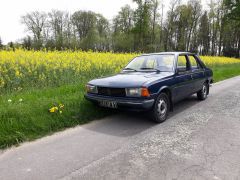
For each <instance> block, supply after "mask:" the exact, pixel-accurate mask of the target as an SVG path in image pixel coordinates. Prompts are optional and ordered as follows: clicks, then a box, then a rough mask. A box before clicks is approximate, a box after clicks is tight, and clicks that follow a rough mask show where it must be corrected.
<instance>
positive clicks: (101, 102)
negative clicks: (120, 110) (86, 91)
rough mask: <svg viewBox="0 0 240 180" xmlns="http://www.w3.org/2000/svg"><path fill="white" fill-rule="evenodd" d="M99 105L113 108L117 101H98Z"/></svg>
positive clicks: (115, 106)
mask: <svg viewBox="0 0 240 180" xmlns="http://www.w3.org/2000/svg"><path fill="white" fill-rule="evenodd" d="M99 105H100V106H102V107H107V108H113V109H116V108H117V102H115V101H100V102H99Z"/></svg>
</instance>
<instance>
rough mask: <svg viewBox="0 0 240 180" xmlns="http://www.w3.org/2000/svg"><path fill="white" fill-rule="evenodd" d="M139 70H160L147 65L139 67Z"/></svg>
mask: <svg viewBox="0 0 240 180" xmlns="http://www.w3.org/2000/svg"><path fill="white" fill-rule="evenodd" d="M140 69H141V70H155V71H157V72H161V71H160V70H159V69H157V68H148V67H144V68H140Z"/></svg>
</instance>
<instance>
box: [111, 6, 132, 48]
mask: <svg viewBox="0 0 240 180" xmlns="http://www.w3.org/2000/svg"><path fill="white" fill-rule="evenodd" d="M133 26H134V22H133V10H132V9H131V8H130V6H129V5H126V6H124V7H122V8H121V10H120V11H119V12H118V15H117V16H116V17H115V18H114V19H113V34H112V39H113V49H114V51H120V52H122V51H123V52H129V51H130V52H131V51H132V50H133V33H132V29H133Z"/></svg>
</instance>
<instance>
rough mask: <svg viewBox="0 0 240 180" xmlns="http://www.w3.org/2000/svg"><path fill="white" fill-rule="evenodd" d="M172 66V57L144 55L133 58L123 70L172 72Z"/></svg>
mask: <svg viewBox="0 0 240 180" xmlns="http://www.w3.org/2000/svg"><path fill="white" fill-rule="evenodd" d="M173 66H174V55H167V54H161V55H146V56H139V57H136V58H134V59H133V60H132V61H131V62H130V63H129V64H128V65H127V66H126V67H125V68H124V70H127V71H162V72H172V71H173Z"/></svg>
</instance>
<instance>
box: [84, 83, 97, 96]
mask: <svg viewBox="0 0 240 180" xmlns="http://www.w3.org/2000/svg"><path fill="white" fill-rule="evenodd" d="M86 89H87V92H88V93H94V94H97V93H98V90H97V86H94V85H90V84H87V85H86Z"/></svg>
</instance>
